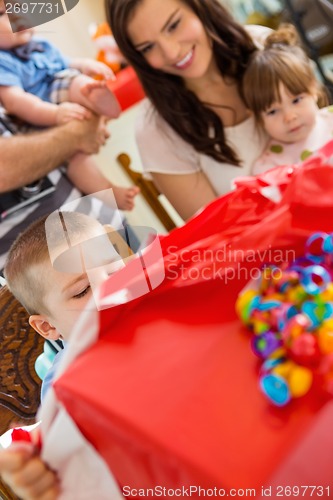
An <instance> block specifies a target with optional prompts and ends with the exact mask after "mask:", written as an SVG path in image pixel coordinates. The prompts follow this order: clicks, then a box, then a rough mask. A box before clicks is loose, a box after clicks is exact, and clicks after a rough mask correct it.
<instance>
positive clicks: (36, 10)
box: [4, 0, 80, 33]
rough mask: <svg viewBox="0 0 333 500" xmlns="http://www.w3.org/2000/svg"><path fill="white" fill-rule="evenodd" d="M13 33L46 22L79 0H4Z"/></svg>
mask: <svg viewBox="0 0 333 500" xmlns="http://www.w3.org/2000/svg"><path fill="white" fill-rule="evenodd" d="M4 1H5V6H6V12H7V14H8V18H9V22H10V24H11V27H12V31H13V33H16V32H18V31H23V30H26V29H29V28H34V27H35V26H40V25H41V24H45V23H48V22H49V21H52V20H53V19H56V18H57V17H60V16H63V15H64V14H66V13H67V12H69V11H70V10H72V9H73V8H74V7H75V6H76V5H77V4H78V3H79V1H80V0H47V1H45V2H39V1H33V0H4Z"/></svg>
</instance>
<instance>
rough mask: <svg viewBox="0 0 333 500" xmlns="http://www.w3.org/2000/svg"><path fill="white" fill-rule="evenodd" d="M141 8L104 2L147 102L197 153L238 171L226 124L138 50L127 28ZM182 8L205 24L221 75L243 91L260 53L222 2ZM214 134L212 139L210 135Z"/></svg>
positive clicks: (203, 0)
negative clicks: (249, 68)
mask: <svg viewBox="0 0 333 500" xmlns="http://www.w3.org/2000/svg"><path fill="white" fill-rule="evenodd" d="M162 1H164V0H161V2H162ZM141 2H142V0H105V5H106V14H107V18H108V21H109V23H110V25H111V29H112V33H113V36H114V37H115V40H116V42H117V44H118V46H119V48H120V50H121V52H122V53H123V55H124V56H125V58H126V59H127V60H128V62H129V63H130V64H131V65H132V66H133V68H134V70H135V71H136V73H137V75H138V77H139V79H140V81H141V83H142V86H143V88H144V90H145V93H146V95H147V97H148V98H149V99H150V100H151V102H152V103H153V105H154V107H155V109H156V110H157V111H158V113H159V114H160V115H161V116H162V117H163V118H164V120H165V121H166V122H167V123H168V124H169V125H170V126H171V127H172V128H173V129H174V130H175V131H176V132H177V134H178V135H180V136H181V137H182V138H183V139H184V140H185V141H186V142H188V143H190V144H191V145H192V146H193V147H194V149H196V150H197V151H199V152H200V153H204V154H206V155H208V156H211V157H212V158H214V159H215V160H217V161H219V162H228V163H232V164H234V165H239V163H240V162H239V159H238V157H237V154H236V153H235V152H234V151H233V149H232V148H231V147H230V146H229V145H228V144H227V143H226V139H225V133H224V129H223V124H222V123H221V120H220V118H219V117H218V116H217V114H216V113H215V112H214V111H212V110H211V109H210V108H209V107H208V106H207V105H205V103H203V102H201V101H200V100H199V99H198V97H197V96H196V95H195V94H194V93H193V92H191V91H190V90H188V89H187V88H186V87H185V85H184V82H183V80H182V78H181V77H179V76H176V75H172V74H168V73H165V72H163V71H160V70H156V69H154V68H152V67H151V66H150V65H149V64H148V63H147V61H146V60H145V58H144V56H143V55H142V54H141V53H140V52H138V51H137V50H136V49H135V48H134V46H133V44H132V43H131V40H130V39H129V36H128V33H127V27H128V23H129V21H130V20H131V19H132V18H133V15H135V10H136V9H137V8H138V6H139V5H140V3H141ZM181 2H182V3H183V4H185V5H187V6H188V7H190V8H191V9H192V11H193V12H194V13H195V15H196V16H197V17H198V18H199V19H200V20H201V22H202V24H203V26H204V29H205V30H206V33H207V35H208V37H209V39H210V40H211V43H212V47H213V52H214V56H215V61H216V64H217V66H218V68H219V70H220V72H221V75H223V76H224V77H227V78H229V79H234V80H236V81H237V82H238V86H239V89H240V87H241V83H242V77H243V74H244V71H245V69H246V67H247V64H248V60H249V57H250V55H251V54H252V53H253V52H254V51H255V50H256V48H255V45H254V42H253V41H252V39H251V37H250V36H249V35H248V34H247V32H246V31H245V29H244V28H243V27H242V26H241V25H240V24H238V23H237V22H236V21H234V19H233V18H232V16H231V15H230V14H229V12H228V11H227V10H226V9H225V8H224V7H223V6H222V5H221V4H220V3H219V1H218V0H181ZM211 129H212V130H213V131H214V134H212V133H210V130H211Z"/></svg>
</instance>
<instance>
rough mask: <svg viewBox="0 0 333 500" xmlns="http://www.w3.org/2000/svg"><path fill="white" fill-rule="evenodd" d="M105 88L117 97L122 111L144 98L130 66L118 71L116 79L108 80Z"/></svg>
mask: <svg viewBox="0 0 333 500" xmlns="http://www.w3.org/2000/svg"><path fill="white" fill-rule="evenodd" d="M107 86H108V87H109V89H110V90H111V92H113V93H114V94H115V96H116V97H117V99H118V101H119V104H120V107H121V110H122V111H124V110H125V109H127V108H129V107H130V106H133V104H136V103H137V102H139V101H141V99H143V98H144V97H145V93H144V91H143V88H142V86H141V83H140V82H139V79H138V77H137V76H136V73H135V71H134V69H133V68H132V67H131V66H128V67H127V68H125V69H122V70H121V71H119V73H117V75H116V79H115V80H109V81H108V82H107Z"/></svg>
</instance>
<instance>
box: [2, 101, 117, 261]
mask: <svg viewBox="0 0 333 500" xmlns="http://www.w3.org/2000/svg"><path fill="white" fill-rule="evenodd" d="M17 131H18V129H17V127H16V126H15V124H14V123H13V122H12V121H8V119H7V117H6V115H5V114H4V113H3V112H1V108H0V136H4V137H8V136H10V135H12V134H13V133H16V132H17ZM8 168H10V165H9V166H8ZM48 177H49V179H50V180H51V182H52V183H53V184H54V185H55V187H56V189H55V191H54V192H53V193H52V194H49V195H47V196H45V197H44V198H42V199H41V200H39V201H37V202H35V203H33V204H31V205H28V206H27V207H25V208H22V209H20V210H18V211H17V212H14V213H13V214H12V215H10V216H8V217H7V218H5V219H4V220H2V221H1V222H0V270H1V269H3V267H4V264H5V260H6V256H7V253H8V250H9V248H10V246H11V245H12V243H13V242H14V240H15V239H16V237H17V236H18V235H19V233H21V232H22V231H23V230H24V229H26V227H27V226H28V225H29V224H31V223H32V222H33V221H35V220H36V219H39V218H40V217H42V216H43V215H46V214H50V213H52V212H53V211H54V210H57V209H59V208H60V207H62V206H63V205H67V204H68V203H70V202H72V203H71V208H70V209H71V210H77V211H80V212H83V213H86V214H89V215H92V216H94V217H96V218H97V219H98V220H99V221H100V222H101V223H102V224H110V225H112V226H113V227H115V228H116V229H121V228H122V227H123V223H124V216H123V214H122V213H121V212H120V211H118V210H113V209H112V208H110V207H107V206H105V205H103V203H102V202H101V201H99V200H97V199H96V198H93V197H83V198H82V194H81V193H80V192H79V191H78V190H77V189H76V188H75V187H74V186H73V184H72V183H71V182H70V181H69V179H68V178H67V177H66V174H65V169H64V168H59V169H57V170H54V171H53V172H51V173H50V174H48ZM0 201H1V194H0Z"/></svg>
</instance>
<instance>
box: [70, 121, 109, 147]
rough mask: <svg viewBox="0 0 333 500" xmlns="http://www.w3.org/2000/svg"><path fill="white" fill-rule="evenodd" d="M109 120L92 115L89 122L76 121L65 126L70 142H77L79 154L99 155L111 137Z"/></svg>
mask: <svg viewBox="0 0 333 500" xmlns="http://www.w3.org/2000/svg"><path fill="white" fill-rule="evenodd" d="M107 121H108V120H107V119H106V118H105V117H100V116H96V115H92V117H91V118H90V119H88V120H84V121H78V120H74V121H71V122H69V123H67V124H66V125H65V127H67V130H68V134H69V135H68V140H73V141H76V144H77V152H81V153H84V154H87V155H90V154H95V153H98V151H99V149H100V147H101V146H103V145H104V144H105V143H106V140H107V139H108V138H109V137H110V133H109V131H108V130H107V127H106V125H107Z"/></svg>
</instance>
